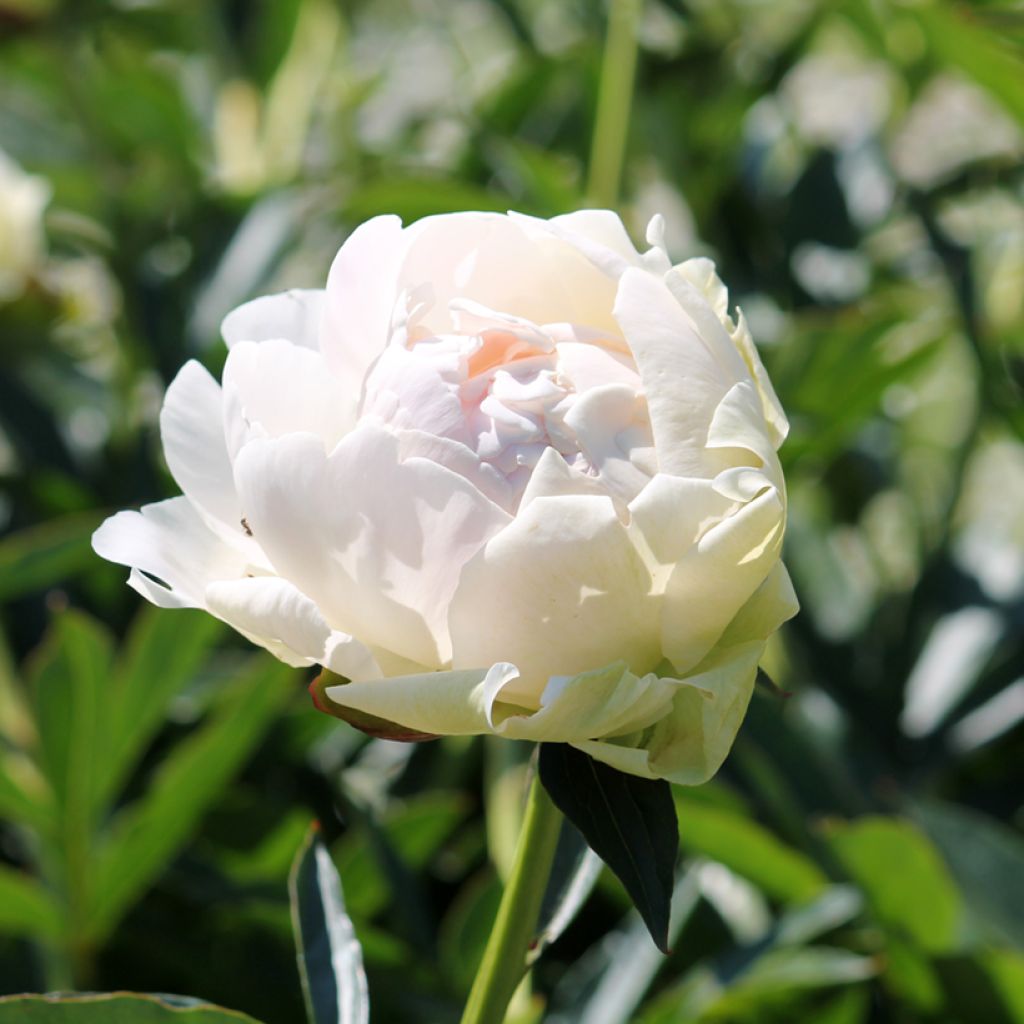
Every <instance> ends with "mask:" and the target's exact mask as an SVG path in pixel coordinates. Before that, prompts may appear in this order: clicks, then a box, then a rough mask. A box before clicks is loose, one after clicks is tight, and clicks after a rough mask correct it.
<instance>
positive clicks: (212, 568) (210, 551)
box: [92, 498, 248, 608]
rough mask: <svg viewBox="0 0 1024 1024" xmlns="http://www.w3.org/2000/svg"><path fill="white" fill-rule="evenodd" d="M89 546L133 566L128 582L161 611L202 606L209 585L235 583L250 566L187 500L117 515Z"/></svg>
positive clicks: (168, 502)
mask: <svg viewBox="0 0 1024 1024" xmlns="http://www.w3.org/2000/svg"><path fill="white" fill-rule="evenodd" d="M92 546H93V549H94V550H95V551H96V553H97V554H98V555H100V556H101V557H102V558H106V559H107V560H108V561H111V562H118V563H119V564H121V565H127V566H131V568H132V575H131V576H130V577H129V583H130V584H131V585H132V586H133V587H134V588H135V589H136V590H138V591H139V593H140V594H142V596H143V597H146V598H148V599H149V600H150V601H152V602H153V603H154V604H158V605H161V606H162V607H171V608H175V607H176V608H205V607H206V603H205V591H206V587H207V585H208V584H209V583H212V582H213V581H214V580H224V579H237V578H239V577H240V576H243V575H244V574H245V572H246V569H247V567H248V563H247V561H246V559H245V557H244V555H242V554H241V553H240V552H239V551H238V550H237V549H235V548H233V547H231V546H229V545H228V544H226V543H224V541H222V540H221V539H220V537H218V535H217V534H215V533H214V532H213V531H212V530H211V529H210V527H209V526H208V525H207V524H206V523H205V522H204V521H203V519H202V518H201V517H200V516H199V514H198V513H197V512H196V510H195V508H194V507H193V506H192V504H191V503H190V502H189V500H188V499H187V498H171V499H170V500H169V501H161V502H157V503H156V504H154V505H143V507H142V510H141V511H139V512H118V513H117V514H116V515H114V516H111V517H110V518H109V519H107V520H106V521H105V522H104V523H102V524H101V525H100V527H99V529H98V530H97V531H96V532H95V533H94V534H93V535H92ZM143 573H148V574H150V575H152V576H156V577H158V578H159V579H160V580H162V581H163V583H164V584H166V585H165V586H164V585H161V584H159V583H157V582H154V581H153V580H151V579H149V578H148V577H147V576H145V575H143Z"/></svg>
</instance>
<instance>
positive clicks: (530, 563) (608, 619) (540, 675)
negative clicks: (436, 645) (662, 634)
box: [449, 495, 660, 708]
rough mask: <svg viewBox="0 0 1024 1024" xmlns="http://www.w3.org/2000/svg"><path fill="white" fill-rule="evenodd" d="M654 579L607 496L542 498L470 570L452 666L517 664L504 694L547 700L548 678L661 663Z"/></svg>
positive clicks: (459, 598) (522, 700)
mask: <svg viewBox="0 0 1024 1024" xmlns="http://www.w3.org/2000/svg"><path fill="white" fill-rule="evenodd" d="M650 589H651V577H650V574H649V572H648V570H647V568H646V566H645V565H644V562H643V560H642V559H641V557H640V555H639V553H638V552H637V550H636V548H635V547H634V546H633V544H632V542H631V541H630V538H629V535H628V533H627V531H626V529H625V527H624V526H623V525H622V523H621V522H620V521H619V519H618V516H617V515H616V513H615V508H614V506H613V505H612V502H611V500H610V499H609V498H605V497H593V496H590V495H568V496H564V497H541V498H535V499H534V500H533V501H531V502H530V503H529V504H528V505H527V506H525V508H521V509H520V512H519V514H518V515H517V516H516V518H515V520H513V522H512V523H511V524H510V525H509V526H507V527H506V528H505V529H504V530H502V531H501V532H500V533H498V534H497V535H496V536H494V537H493V538H492V539H491V540H490V541H489V542H488V543H487V545H486V546H485V547H484V548H483V549H482V550H481V551H480V552H479V553H478V554H477V556H476V557H475V558H473V559H472V560H471V561H470V562H469V563H468V564H467V565H466V566H465V568H464V569H463V571H462V578H461V580H460V581H459V585H458V589H457V590H456V592H455V596H454V598H453V600H452V602H451V609H450V613H449V625H450V628H451V636H452V646H453V665H454V667H456V668H469V667H471V666H475V665H489V664H493V663H494V662H498V661H507V662H512V663H514V664H515V665H516V666H517V667H518V668H519V670H520V678H519V679H517V680H516V681H514V682H513V683H511V684H509V690H508V693H507V695H506V699H508V700H510V701H513V702H515V703H519V704H522V705H523V706H524V707H533V708H536V707H538V706H539V702H540V695H541V693H542V692H543V689H544V687H545V686H546V684H547V681H548V679H549V677H551V676H555V675H559V676H573V675H576V674H577V673H579V672H585V671H588V670H589V669H592V668H594V667H595V666H599V665H606V664H608V663H610V662H612V661H615V660H617V659H622V660H624V661H625V662H626V663H627V664H628V665H629V666H630V667H631V668H632V669H633V670H634V671H637V672H646V671H648V670H650V669H651V668H653V667H654V665H655V664H657V662H658V661H659V659H660V651H659V643H658V627H657V621H656V620H657V611H656V608H655V606H654V604H653V603H652V598H651V595H650Z"/></svg>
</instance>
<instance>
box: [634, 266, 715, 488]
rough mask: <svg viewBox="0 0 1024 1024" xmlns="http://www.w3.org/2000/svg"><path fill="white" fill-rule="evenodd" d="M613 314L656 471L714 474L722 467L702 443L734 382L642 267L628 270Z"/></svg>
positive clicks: (659, 282)
mask: <svg viewBox="0 0 1024 1024" xmlns="http://www.w3.org/2000/svg"><path fill="white" fill-rule="evenodd" d="M615 318H616V319H617V320H618V322H619V324H620V325H621V327H622V332H623V334H624V335H625V338H626V341H627V342H628V343H629V346H630V348H631V349H632V351H633V355H634V357H635V358H636V364H637V369H638V370H639V371H640V378H641V380H642V381H643V386H644V392H645V394H646V396H647V405H648V408H649V410H650V415H651V430H652V432H653V435H654V443H655V448H656V451H657V455H658V468H659V470H660V471H661V472H662V473H671V474H672V475H674V476H713V475H714V474H715V473H716V472H718V471H719V470H720V469H723V468H725V465H724V464H723V463H722V462H721V460H720V459H716V458H715V457H714V455H713V453H709V452H708V450H707V448H706V447H705V445H706V441H707V429H708V424H709V423H710V421H711V416H712V414H713V412H714V410H715V408H716V407H717V406H718V404H719V402H720V401H721V400H722V398H723V396H724V395H725V393H726V392H727V391H728V390H729V388H730V387H731V385H732V383H733V382H732V381H731V380H730V379H729V378H728V377H726V375H725V374H724V372H723V370H722V367H721V365H720V364H719V362H718V361H717V360H716V359H715V358H714V357H713V356H712V355H711V353H710V351H709V350H708V348H707V346H706V345H705V344H704V343H703V342H702V341H701V339H700V337H699V335H698V334H697V332H696V331H695V330H694V328H693V325H692V323H691V322H690V319H689V317H687V315H686V314H685V313H684V311H683V310H682V308H681V307H680V305H679V303H678V302H677V301H676V299H675V297H674V296H673V295H672V293H671V292H670V291H669V289H668V287H667V286H666V284H665V282H664V281H662V280H660V279H658V278H657V277H655V276H654V275H653V274H649V273H647V272H646V271H644V270H637V269H635V268H631V269H629V270H627V271H626V272H625V273H624V274H623V276H622V279H621V280H620V282H619V291H618V295H617V297H616V300H615Z"/></svg>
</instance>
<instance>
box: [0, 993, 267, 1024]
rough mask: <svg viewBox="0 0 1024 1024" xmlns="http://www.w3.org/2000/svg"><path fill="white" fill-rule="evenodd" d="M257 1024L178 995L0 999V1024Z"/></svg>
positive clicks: (111, 994) (63, 996)
mask: <svg viewBox="0 0 1024 1024" xmlns="http://www.w3.org/2000/svg"><path fill="white" fill-rule="evenodd" d="M175 1022H178V1024H259V1022H258V1021H256V1019H255V1018H254V1017H249V1016H248V1015H247V1014H244V1013H238V1012H237V1011H235V1010H225V1009H222V1008H221V1007H219V1006H214V1005H213V1004H212V1003H204V1002H201V1001H200V1000H196V999H187V998H184V997H182V996H165V995H135V994H129V993H125V992H114V993H110V994H104V995H97V994H93V993H68V994H57V995H45V996H44V995H38V996H37V995H24V996H7V997H5V998H0V1024H175Z"/></svg>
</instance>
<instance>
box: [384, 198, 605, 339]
mask: <svg viewBox="0 0 1024 1024" xmlns="http://www.w3.org/2000/svg"><path fill="white" fill-rule="evenodd" d="M534 224H537V225H540V227H539V228H534V227H533V225H534ZM407 232H408V235H409V246H408V249H407V252H406V257H405V261H404V263H403V266H402V270H401V273H400V275H399V290H403V289H405V290H411V289H412V288H414V287H415V286H417V285H419V284H422V283H423V282H424V281H429V282H430V284H431V286H432V288H433V291H434V307H433V309H432V310H431V311H430V312H429V313H428V314H427V315H426V317H425V319H424V325H425V327H426V328H427V329H429V330H430V331H433V332H437V333H444V332H446V331H448V330H450V329H451V326H452V324H453V319H452V316H451V315H450V313H449V309H450V304H451V303H452V302H453V300H461V299H464V298H466V297H469V298H471V299H472V300H473V302H474V303H477V304H479V305H482V306H485V307H487V308H489V309H492V310H496V311H498V312H504V313H513V314H515V315H516V316H517V317H520V318H523V319H526V320H529V321H531V322H532V323H535V324H548V323H560V322H563V321H569V322H571V323H580V324H587V325H588V326H591V327H595V328H598V329H599V330H602V331H608V332H610V333H612V334H617V333H618V329H617V326H616V324H615V321H614V320H613V318H612V316H611V310H612V302H613V300H614V293H615V284H614V281H613V280H612V279H611V278H609V277H608V276H607V275H606V274H605V273H603V272H602V271H601V270H599V269H598V268H597V267H595V266H594V264H593V263H592V262H591V261H590V260H589V259H588V258H587V257H586V256H585V255H584V254H583V253H581V251H580V250H579V248H578V247H576V246H574V245H572V244H571V243H569V242H566V241H564V240H562V239H560V238H559V237H557V235H556V234H555V233H554V232H552V231H551V230H550V229H549V228H548V226H547V222H546V221H537V222H534V221H532V220H531V219H530V218H521V217H519V216H518V215H517V216H514V217H513V216H509V217H506V216H503V215H500V214H493V213H457V214H443V215H440V216H437V217H425V218H424V219H423V220H420V221H417V222H416V223H415V224H413V225H412V226H410V227H409V228H408V229H407Z"/></svg>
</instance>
